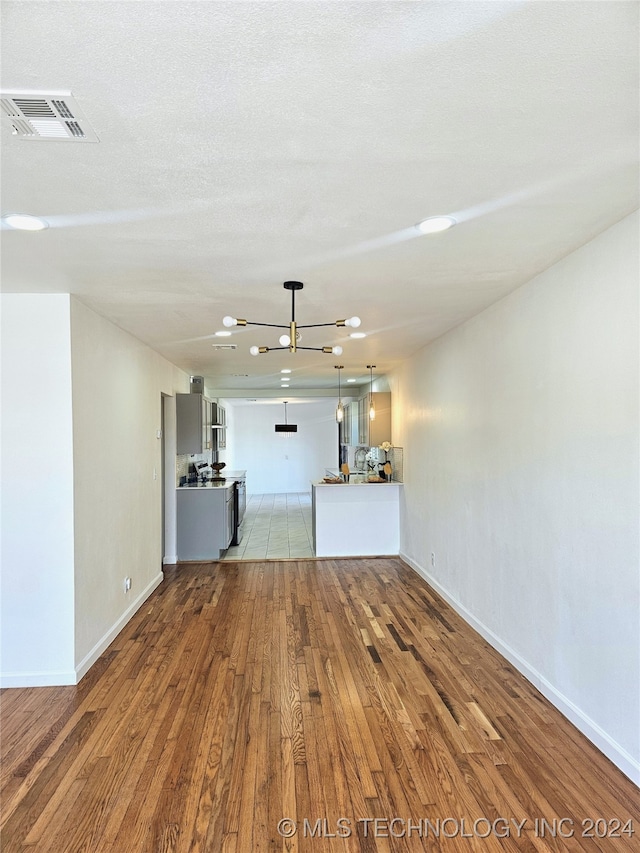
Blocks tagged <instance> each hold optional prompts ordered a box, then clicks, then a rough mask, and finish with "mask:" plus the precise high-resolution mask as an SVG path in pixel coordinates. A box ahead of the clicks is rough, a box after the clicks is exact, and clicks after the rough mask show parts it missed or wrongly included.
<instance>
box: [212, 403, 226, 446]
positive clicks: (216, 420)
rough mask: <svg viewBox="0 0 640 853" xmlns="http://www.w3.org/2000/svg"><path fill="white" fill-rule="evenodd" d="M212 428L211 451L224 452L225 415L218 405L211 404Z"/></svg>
mask: <svg viewBox="0 0 640 853" xmlns="http://www.w3.org/2000/svg"><path fill="white" fill-rule="evenodd" d="M211 417H212V426H213V449H214V450H224V449H225V448H226V446H227V413H226V411H225V409H224V407H223V406H221V405H220V403H212V404H211Z"/></svg>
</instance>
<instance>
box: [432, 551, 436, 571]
mask: <svg viewBox="0 0 640 853" xmlns="http://www.w3.org/2000/svg"><path fill="white" fill-rule="evenodd" d="M431 565H432V566H433V568H434V569H435V567H436V555H435V552H434V551H432V552H431Z"/></svg>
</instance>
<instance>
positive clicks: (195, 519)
mask: <svg viewBox="0 0 640 853" xmlns="http://www.w3.org/2000/svg"><path fill="white" fill-rule="evenodd" d="M233 519H234V516H233V484H232V483H230V484H229V485H226V486H219V487H207V486H194V487H191V488H189V487H183V488H180V489H178V490H177V519H176V521H177V525H176V526H177V550H178V560H180V561H183V560H207V561H208V560H219V559H220V557H221V555H222V554H223V553H224V552H225V551H226V550H227V548H228V547H229V545H230V544H231V539H232V538H233Z"/></svg>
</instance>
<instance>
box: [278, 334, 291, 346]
mask: <svg viewBox="0 0 640 853" xmlns="http://www.w3.org/2000/svg"><path fill="white" fill-rule="evenodd" d="M280 346H281V347H290V346H291V338H290V337H289V335H280Z"/></svg>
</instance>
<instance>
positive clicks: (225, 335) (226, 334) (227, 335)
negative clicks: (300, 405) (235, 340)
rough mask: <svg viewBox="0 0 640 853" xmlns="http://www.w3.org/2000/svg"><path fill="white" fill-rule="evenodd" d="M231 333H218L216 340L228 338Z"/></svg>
mask: <svg viewBox="0 0 640 853" xmlns="http://www.w3.org/2000/svg"><path fill="white" fill-rule="evenodd" d="M230 335H231V332H216V338H228V337H229V336H230Z"/></svg>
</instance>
